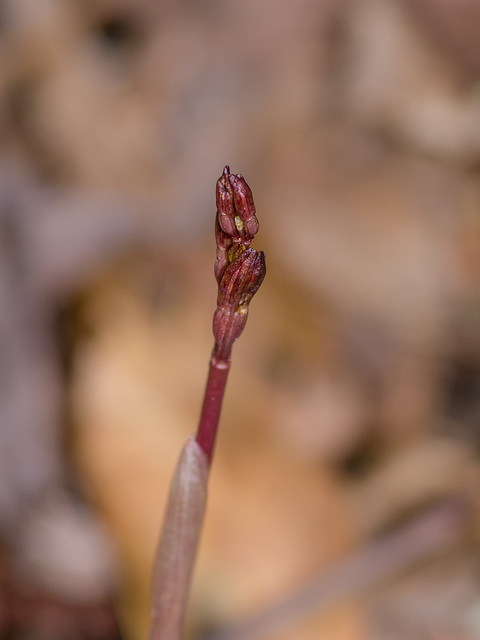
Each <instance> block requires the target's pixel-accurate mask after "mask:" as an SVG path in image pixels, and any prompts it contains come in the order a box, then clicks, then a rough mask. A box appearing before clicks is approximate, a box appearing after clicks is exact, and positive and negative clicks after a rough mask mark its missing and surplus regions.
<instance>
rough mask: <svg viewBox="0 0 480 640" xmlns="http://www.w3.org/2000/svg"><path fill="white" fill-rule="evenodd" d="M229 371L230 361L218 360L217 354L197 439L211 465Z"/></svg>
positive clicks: (212, 362)
mask: <svg viewBox="0 0 480 640" xmlns="http://www.w3.org/2000/svg"><path fill="white" fill-rule="evenodd" d="M229 370H230V359H228V360H218V359H217V358H216V357H215V354H214V355H213V356H212V359H211V360H210V368H209V371H208V379H207V386H206V389H205V397H204V399H203V407H202V413H201V416H200V423H199V425H198V431H197V437H196V440H197V442H198V444H199V445H200V446H201V448H202V449H203V451H204V453H205V455H206V456H207V459H208V463H209V464H210V463H211V461H212V456H213V449H214V446H215V436H216V433H217V427H218V420H219V418H220V410H221V408H222V400H223V395H224V392H225V385H226V383H227V377H228V372H229Z"/></svg>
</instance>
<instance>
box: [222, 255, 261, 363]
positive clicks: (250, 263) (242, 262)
mask: <svg viewBox="0 0 480 640" xmlns="http://www.w3.org/2000/svg"><path fill="white" fill-rule="evenodd" d="M265 272H266V266H265V254H264V253H263V251H255V249H252V248H249V249H245V251H243V252H242V253H241V254H240V255H239V256H238V257H237V258H236V259H235V260H234V262H232V263H231V264H230V265H229V266H228V267H227V269H226V270H225V273H224V274H223V277H222V279H221V281H220V285H219V287H218V299H217V305H218V307H217V310H216V312H215V315H214V318H213V334H214V336H215V343H216V344H215V356H216V357H217V358H218V359H219V360H226V359H228V358H229V357H230V353H231V350H232V346H233V343H234V342H235V340H236V339H237V338H238V337H239V336H240V334H241V333H242V331H243V329H244V327H245V323H246V322H247V315H248V305H249V303H250V300H251V299H252V297H253V296H254V294H255V293H256V292H257V291H258V289H259V287H260V285H261V284H262V282H263V279H264V277H265Z"/></svg>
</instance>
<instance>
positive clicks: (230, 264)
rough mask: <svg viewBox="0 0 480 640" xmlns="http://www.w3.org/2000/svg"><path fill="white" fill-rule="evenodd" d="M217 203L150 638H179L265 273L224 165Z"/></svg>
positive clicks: (245, 201) (241, 190)
mask: <svg viewBox="0 0 480 640" xmlns="http://www.w3.org/2000/svg"><path fill="white" fill-rule="evenodd" d="M216 204H217V215H216V222H215V237H216V243H217V256H216V260H215V267H214V272H215V278H216V279H217V282H218V298H217V309H216V311H215V314H214V317H213V335H214V338H215V345H214V348H213V353H212V357H211V360H210V366H209V372H208V379H207V386H206V389H205V397H204V401H203V407H202V412H201V416H200V422H199V426H198V430H197V433H196V436H193V435H192V436H190V437H189V438H188V440H187V442H186V443H185V446H184V448H183V450H182V452H181V454H180V457H179V460H178V462H177V466H176V469H175V472H174V476H173V479H172V484H171V487H170V493H169V498H168V504H167V509H166V512H165V517H164V522H163V527H162V533H161V537H160V542H159V545H158V549H157V554H156V559H155V567H154V581H153V602H152V623H151V632H150V640H181V638H182V636H183V627H184V621H185V613H186V609H187V603H188V596H189V591H190V583H191V579H192V572H193V567H194V562H195V555H196V551H197V546H198V541H199V538H200V533H201V529H202V522H203V517H204V514H205V508H206V502H207V484H208V476H209V470H210V466H211V463H212V456H213V451H214V446H215V439H216V434H217V429H218V422H219V418H220V410H221V406H222V400H223V396H224V393H225V386H226V382H227V377H228V372H229V370H230V363H231V354H232V347H233V343H234V342H235V340H237V338H238V337H239V336H240V334H241V333H242V331H243V329H244V327H245V324H246V322H247V315H248V309H249V304H250V301H251V299H252V297H253V296H254V294H255V293H256V292H257V291H258V289H259V287H260V285H261V284H262V282H263V279H264V277H265V271H266V267H265V254H264V252H263V251H257V250H255V249H253V248H252V247H251V246H250V245H251V243H252V240H253V239H254V237H255V234H256V233H257V231H258V220H257V218H256V215H255V213H256V212H255V205H254V203H253V196H252V192H251V189H250V187H249V186H248V184H247V182H246V181H245V179H244V177H243V176H242V175H240V174H237V175H235V174H232V173H230V168H229V167H228V166H226V167H225V169H224V170H223V173H222V175H221V176H220V178H219V179H218V181H217V185H216Z"/></svg>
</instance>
